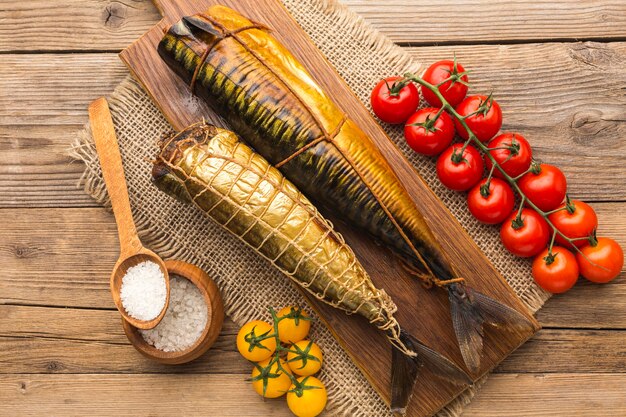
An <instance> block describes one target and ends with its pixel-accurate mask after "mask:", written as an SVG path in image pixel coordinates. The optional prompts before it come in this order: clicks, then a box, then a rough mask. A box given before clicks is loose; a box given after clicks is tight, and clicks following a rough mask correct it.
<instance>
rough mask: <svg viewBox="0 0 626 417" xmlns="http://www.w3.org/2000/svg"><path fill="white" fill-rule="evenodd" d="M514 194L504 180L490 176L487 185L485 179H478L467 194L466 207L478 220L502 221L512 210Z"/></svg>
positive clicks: (485, 221)
mask: <svg viewBox="0 0 626 417" xmlns="http://www.w3.org/2000/svg"><path fill="white" fill-rule="evenodd" d="M514 204H515V195H514V194H513V190H512V189H511V187H510V186H509V184H507V183H506V182H505V181H503V180H501V179H499V178H492V179H491V181H489V186H487V179H486V178H485V179H484V180H482V181H480V182H479V183H478V184H476V185H475V186H474V188H472V189H471V190H470V192H469V193H468V194H467V207H468V208H469V211H470V213H472V215H473V216H474V217H476V219H477V220H478V221H480V222H483V223H487V224H498V223H502V222H503V221H504V220H505V219H506V218H507V217H509V215H510V214H511V212H512V211H513V206H514Z"/></svg>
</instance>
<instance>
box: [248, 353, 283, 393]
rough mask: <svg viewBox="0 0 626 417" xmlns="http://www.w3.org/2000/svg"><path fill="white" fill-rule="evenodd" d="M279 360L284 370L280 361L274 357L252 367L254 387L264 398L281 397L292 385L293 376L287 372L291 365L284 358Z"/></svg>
mask: <svg viewBox="0 0 626 417" xmlns="http://www.w3.org/2000/svg"><path fill="white" fill-rule="evenodd" d="M278 360H279V361H280V366H281V367H282V370H281V369H279V368H278V361H276V360H274V359H273V358H267V359H265V360H264V361H261V362H259V363H256V364H255V365H254V368H253V369H252V374H251V378H250V379H251V381H252V388H254V390H255V391H256V392H257V394H259V395H260V396H262V397H264V398H278V397H281V396H282V395H284V394H285V393H286V392H287V390H289V387H290V386H291V378H290V377H289V375H288V374H287V373H288V372H289V371H290V369H289V365H287V362H285V361H284V360H282V359H278ZM283 370H284V372H283ZM264 372H265V375H264Z"/></svg>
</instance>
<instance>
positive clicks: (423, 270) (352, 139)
mask: <svg viewBox="0 0 626 417" xmlns="http://www.w3.org/2000/svg"><path fill="white" fill-rule="evenodd" d="M158 51H159V54H160V55H161V57H162V58H163V60H164V61H165V62H166V63H167V64H168V65H169V66H170V68H171V69H172V70H174V71H175V72H176V73H177V74H178V75H179V76H180V77H182V79H183V80H185V81H186V82H187V83H189V84H190V87H191V88H192V92H193V93H194V94H196V95H198V96H199V97H201V98H203V99H204V100H205V101H206V102H207V103H208V104H209V105H210V106H211V107H212V108H213V109H214V110H216V111H217V112H218V113H220V114H221V116H222V117H223V118H224V119H225V120H227V121H228V123H229V124H230V126H231V127H232V128H233V129H234V130H235V131H236V132H237V133H239V134H240V135H241V136H242V137H243V138H244V139H245V140H246V141H247V142H248V143H249V144H250V145H251V146H252V147H253V148H254V149H256V151H257V152H259V153H260V154H261V155H263V156H264V157H265V158H266V159H267V160H268V161H269V162H270V163H272V164H273V165H276V166H277V167H279V168H280V170H281V172H282V173H283V174H284V175H285V177H287V178H289V179H290V180H291V181H293V183H294V184H295V185H296V186H297V187H298V188H300V190H301V191H302V192H303V193H304V194H305V195H307V196H308V197H309V198H311V199H312V200H314V201H315V202H316V203H317V204H319V205H320V206H324V207H325V208H327V209H328V210H329V211H331V212H334V213H338V214H340V215H341V216H342V217H343V218H344V219H346V220H348V221H350V222H351V223H352V224H353V225H356V226H358V227H360V228H362V229H364V230H366V231H368V232H369V233H370V234H371V235H373V236H375V237H376V238H377V239H379V240H380V241H382V242H383V243H384V244H385V245H386V246H388V247H390V248H392V249H394V250H395V252H396V253H397V254H398V255H399V256H400V257H402V258H403V259H404V260H405V261H406V262H407V263H408V264H409V266H410V267H411V269H412V270H413V274H414V275H416V276H417V277H419V278H421V279H423V280H424V281H425V282H426V283H427V284H429V285H432V284H436V285H437V286H438V287H441V288H443V289H444V290H446V291H447V292H448V299H449V302H450V314H451V317H452V322H453V328H454V331H455V334H456V337H457V341H458V343H459V348H460V352H461V354H462V356H463V359H464V361H465V364H466V365H467V366H468V368H469V369H470V371H471V372H472V373H474V374H479V373H480V358H481V355H482V350H483V333H484V330H483V327H484V325H485V324H487V325H490V326H493V327H496V328H499V329H506V330H519V331H522V332H528V333H531V332H532V331H533V328H534V327H533V324H532V323H531V322H530V321H529V320H528V318H527V317H525V316H524V315H522V314H520V313H519V312H518V311H516V310H515V309H513V308H511V307H509V306H507V305H505V304H502V303H501V302H499V301H497V300H495V299H492V298H490V297H488V296H486V295H484V294H481V293H479V292H478V291H476V290H474V289H472V288H470V287H468V286H467V285H466V283H465V281H464V279H463V278H461V277H459V276H458V274H457V273H456V272H455V270H454V267H453V265H452V264H451V263H450V262H449V259H448V258H447V257H446V256H445V254H444V252H443V249H442V247H441V246H440V244H439V243H438V242H437V240H436V239H435V237H434V235H433V234H432V232H431V230H430V228H429V226H428V224H427V223H426V221H425V220H424V218H423V216H422V215H421V213H420V212H419V210H418V209H417V207H416V206H415V202H414V201H413V200H412V198H411V196H410V195H409V194H408V192H407V191H406V189H405V188H404V187H403V185H402V184H401V182H400V180H399V179H398V177H397V176H396V174H395V173H394V171H393V169H392V167H391V166H390V165H389V164H388V162H387V161H386V159H385V158H384V157H383V155H382V154H381V153H380V151H379V150H378V148H377V147H376V145H375V144H374V143H373V142H372V140H371V139H370V138H369V137H368V136H367V135H366V134H365V133H364V132H363V131H362V130H361V129H360V128H359V127H358V126H357V125H356V124H355V123H354V122H353V121H352V120H350V119H349V118H347V117H346V115H345V114H343V112H342V111H341V110H340V108H339V106H337V104H336V103H335V102H334V101H333V100H332V99H331V98H330V97H329V96H328V95H327V94H326V93H325V92H324V91H323V90H322V88H321V87H320V86H319V85H318V84H317V83H316V82H315V80H313V79H312V77H311V75H310V74H309V73H308V72H307V71H306V69H304V67H303V66H302V65H301V64H300V63H299V62H298V60H297V59H296V58H295V57H294V56H293V55H292V54H291V53H290V52H289V51H288V50H287V49H285V48H284V47H283V46H282V45H281V44H280V43H279V42H278V41H277V40H276V39H275V38H274V37H273V36H271V34H269V31H268V29H267V28H265V27H263V26H262V25H259V24H257V23H255V22H252V21H251V20H249V19H247V18H245V17H243V16H241V15H240V14H239V13H237V12H236V11H234V10H232V9H229V8H227V7H224V6H213V7H211V8H209V9H208V10H207V11H206V12H205V13H200V14H197V15H194V16H191V17H185V18H183V19H182V20H181V21H180V22H178V23H176V24H174V25H173V26H172V27H171V28H170V29H169V31H168V32H167V33H166V34H165V36H164V37H163V39H162V40H161V42H160V44H159V46H158ZM426 353H427V354H426V355H422V356H426V357H428V356H429V355H428V352H426ZM439 365H441V366H442V367H444V368H446V366H445V364H441V363H439ZM447 369H450V367H447ZM405 375H406V374H405ZM398 392H399V391H398Z"/></svg>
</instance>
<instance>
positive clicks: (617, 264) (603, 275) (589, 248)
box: [576, 237, 624, 284]
mask: <svg viewBox="0 0 626 417" xmlns="http://www.w3.org/2000/svg"><path fill="white" fill-rule="evenodd" d="M594 243H596V244H595V245H592V244H588V245H586V246H583V247H582V248H580V252H581V253H577V254H576V260H577V261H578V266H579V267H580V274H581V275H582V276H583V277H585V278H587V279H588V280H589V281H592V282H597V283H600V284H604V283H606V282H609V281H611V280H613V279H615V277H617V276H618V275H619V273H620V271H621V270H622V267H623V266H624V251H623V250H622V248H621V247H620V245H619V244H618V243H617V242H616V241H614V240H613V239H611V238H608V237H599V238H597V242H594ZM583 255H584V256H583Z"/></svg>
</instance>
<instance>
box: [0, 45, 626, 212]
mask: <svg viewBox="0 0 626 417" xmlns="http://www.w3.org/2000/svg"><path fill="white" fill-rule="evenodd" d="M408 51H409V52H410V53H411V54H413V55H414V56H415V57H416V59H419V60H420V61H421V62H433V61H435V60H437V59H444V58H449V57H450V56H451V55H452V53H454V52H456V54H457V56H459V59H460V60H462V61H463V62H464V63H466V64H467V67H468V68H471V69H472V70H473V71H474V74H473V75H472V78H471V79H472V80H473V81H474V82H475V85H474V87H473V90H472V91H475V92H487V91H494V93H495V96H496V98H497V99H498V101H499V102H500V103H501V104H502V107H503V109H504V110H503V111H504V116H505V117H504V119H505V129H514V130H516V131H518V132H520V133H522V134H523V135H525V136H526V137H527V139H528V140H529V141H530V142H531V144H532V145H533V147H534V149H535V153H536V155H537V156H538V157H539V158H540V159H542V160H544V161H546V162H549V163H554V164H557V165H558V166H559V167H560V168H562V169H563V171H564V172H565V173H566V174H567V176H568V181H569V188H570V192H571V193H572V195H573V196H574V197H577V198H583V199H585V200H602V201H605V200H614V201H619V200H624V199H626V183H625V182H624V181H615V178H616V177H622V176H623V177H626V165H624V164H623V163H622V162H621V156H620V155H621V154H623V153H625V152H626V141H624V140H619V138H622V137H624V136H625V135H626V112H625V110H624V108H625V106H626V90H625V89H624V88H623V85H624V84H625V83H626V73H624V72H623V71H621V70H620V69H621V68H622V65H623V64H624V63H625V62H626V43H622V42H616V43H609V44H597V43H592V44H563V43H551V44H536V45H505V46H492V45H488V46H463V47H431V48H419V49H414V48H409V49H408ZM52 68H53V70H52ZM529 72H530V73H532V74H536V76H537V77H541V80H542V82H541V83H537V82H536V79H535V78H534V77H529V76H528V74H529ZM125 75H126V70H125V69H124V66H123V64H122V63H121V62H119V59H118V58H117V57H116V56H115V55H114V54H89V55H73V54H69V55H65V54H44V55H5V56H3V57H2V60H0V207H7V206H13V207H23V206H38V207H51V206H54V207H59V206H71V207H78V206H94V203H93V201H92V200H91V199H90V198H89V197H88V196H87V195H85V193H84V192H83V191H82V190H81V189H78V188H77V187H76V183H77V182H78V179H79V178H80V175H81V173H82V166H81V165H80V164H77V163H70V159H69V158H68V157H67V155H66V154H67V148H68V146H69V143H70V142H71V141H72V140H73V138H74V137H75V136H74V135H75V133H76V132H77V131H78V130H79V129H80V128H81V127H82V125H83V123H84V122H85V121H86V120H87V112H86V106H87V104H88V103H89V102H90V101H92V100H93V99H95V98H96V97H98V96H99V95H104V94H107V93H110V91H112V89H113V88H114V86H115V85H116V84H117V83H118V82H119V81H121V80H122V79H123V78H124V76H125ZM574 84H575V85H576V88H572V85H574ZM592 163H601V165H602V166H603V169H589V164H592Z"/></svg>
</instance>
